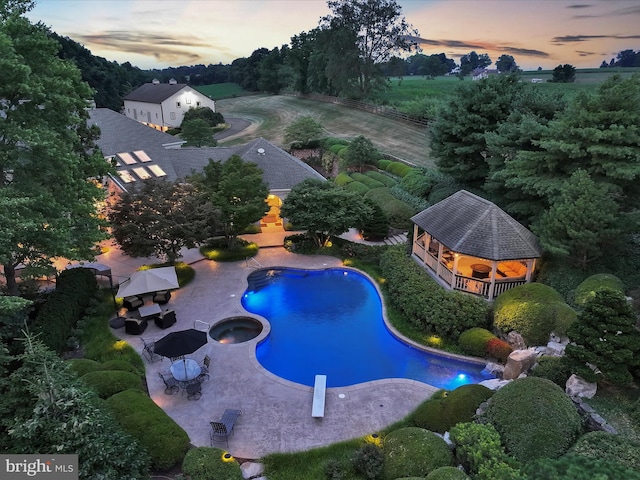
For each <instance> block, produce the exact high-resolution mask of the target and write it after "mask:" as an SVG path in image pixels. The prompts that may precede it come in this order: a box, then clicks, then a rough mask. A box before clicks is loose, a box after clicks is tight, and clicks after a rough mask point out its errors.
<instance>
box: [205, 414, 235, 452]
mask: <svg viewBox="0 0 640 480" xmlns="http://www.w3.org/2000/svg"><path fill="white" fill-rule="evenodd" d="M240 415H242V410H233V409H229V408H228V409H226V410H225V411H224V413H223V414H222V418H221V419H220V420H219V421H217V422H210V423H211V434H210V436H211V446H214V444H215V443H216V442H225V443H226V445H227V448H229V435H231V434H232V433H233V427H234V426H235V424H236V421H237V420H238V418H239V417H240Z"/></svg>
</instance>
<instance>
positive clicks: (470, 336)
mask: <svg viewBox="0 0 640 480" xmlns="http://www.w3.org/2000/svg"><path fill="white" fill-rule="evenodd" d="M494 338H497V337H496V336H495V335H494V334H493V333H491V332H490V331H489V330H487V329H486V328H479V327H474V328H470V329H469V330H465V331H464V332H462V334H461V335H460V338H459V339H458V345H460V348H462V350H463V351H464V352H465V353H466V354H468V355H473V356H474V357H485V356H486V355H487V353H488V351H489V350H488V344H489V340H492V339H494Z"/></svg>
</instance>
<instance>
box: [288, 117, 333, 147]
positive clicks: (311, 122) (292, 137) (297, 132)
mask: <svg viewBox="0 0 640 480" xmlns="http://www.w3.org/2000/svg"><path fill="white" fill-rule="evenodd" d="M322 131H323V127H322V124H321V123H320V122H318V121H317V120H315V119H314V118H313V117H311V116H309V115H306V116H304V117H300V118H298V119H297V120H296V121H294V122H293V123H292V124H290V125H289V126H287V128H286V129H285V134H284V141H285V142H286V143H290V144H296V145H300V146H303V147H304V146H307V145H308V144H309V142H310V141H311V140H314V139H317V138H318V137H319V136H320V134H321V133H322Z"/></svg>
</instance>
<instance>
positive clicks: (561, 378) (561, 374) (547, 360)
mask: <svg viewBox="0 0 640 480" xmlns="http://www.w3.org/2000/svg"><path fill="white" fill-rule="evenodd" d="M529 376H533V377H540V378H546V379H547V380H551V381H552V382H553V383H555V384H556V385H558V386H559V387H561V388H565V386H566V384H567V380H569V377H570V376H571V368H570V367H569V365H568V364H567V362H566V361H565V359H564V358H563V357H552V356H549V355H545V356H542V357H540V358H539V359H538V364H537V365H536V366H535V368H534V369H533V370H531V372H529Z"/></svg>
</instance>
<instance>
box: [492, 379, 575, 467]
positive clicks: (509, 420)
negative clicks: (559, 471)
mask: <svg viewBox="0 0 640 480" xmlns="http://www.w3.org/2000/svg"><path fill="white" fill-rule="evenodd" d="M483 416H484V418H485V420H487V421H488V422H490V423H492V424H493V425H494V426H495V428H496V430H497V431H498V432H499V433H500V436H501V438H502V440H503V442H504V444H505V446H506V447H507V450H508V451H509V452H510V453H511V454H512V455H513V456H514V457H516V458H517V459H518V460H520V461H521V462H523V463H527V462H531V461H533V460H536V459H538V458H557V457H559V456H561V455H563V454H564V453H565V452H566V451H567V450H568V449H569V448H570V447H571V445H573V443H574V441H575V439H576V438H577V437H578V435H580V434H581V433H582V420H581V418H580V415H579V414H578V412H577V410H576V408H575V406H574V405H573V402H572V401H571V399H570V398H569V397H568V396H567V395H566V394H565V393H564V391H563V390H562V389H561V388H560V387H559V386H558V385H556V384H554V383H553V382H551V381H549V380H546V379H543V378H537V377H527V378H522V379H518V380H515V381H513V382H511V383H509V384H508V385H505V386H504V387H502V388H501V389H500V390H498V391H497V392H496V393H495V394H494V395H493V396H492V397H491V400H489V403H488V406H487V408H486V410H485V411H484V413H483Z"/></svg>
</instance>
